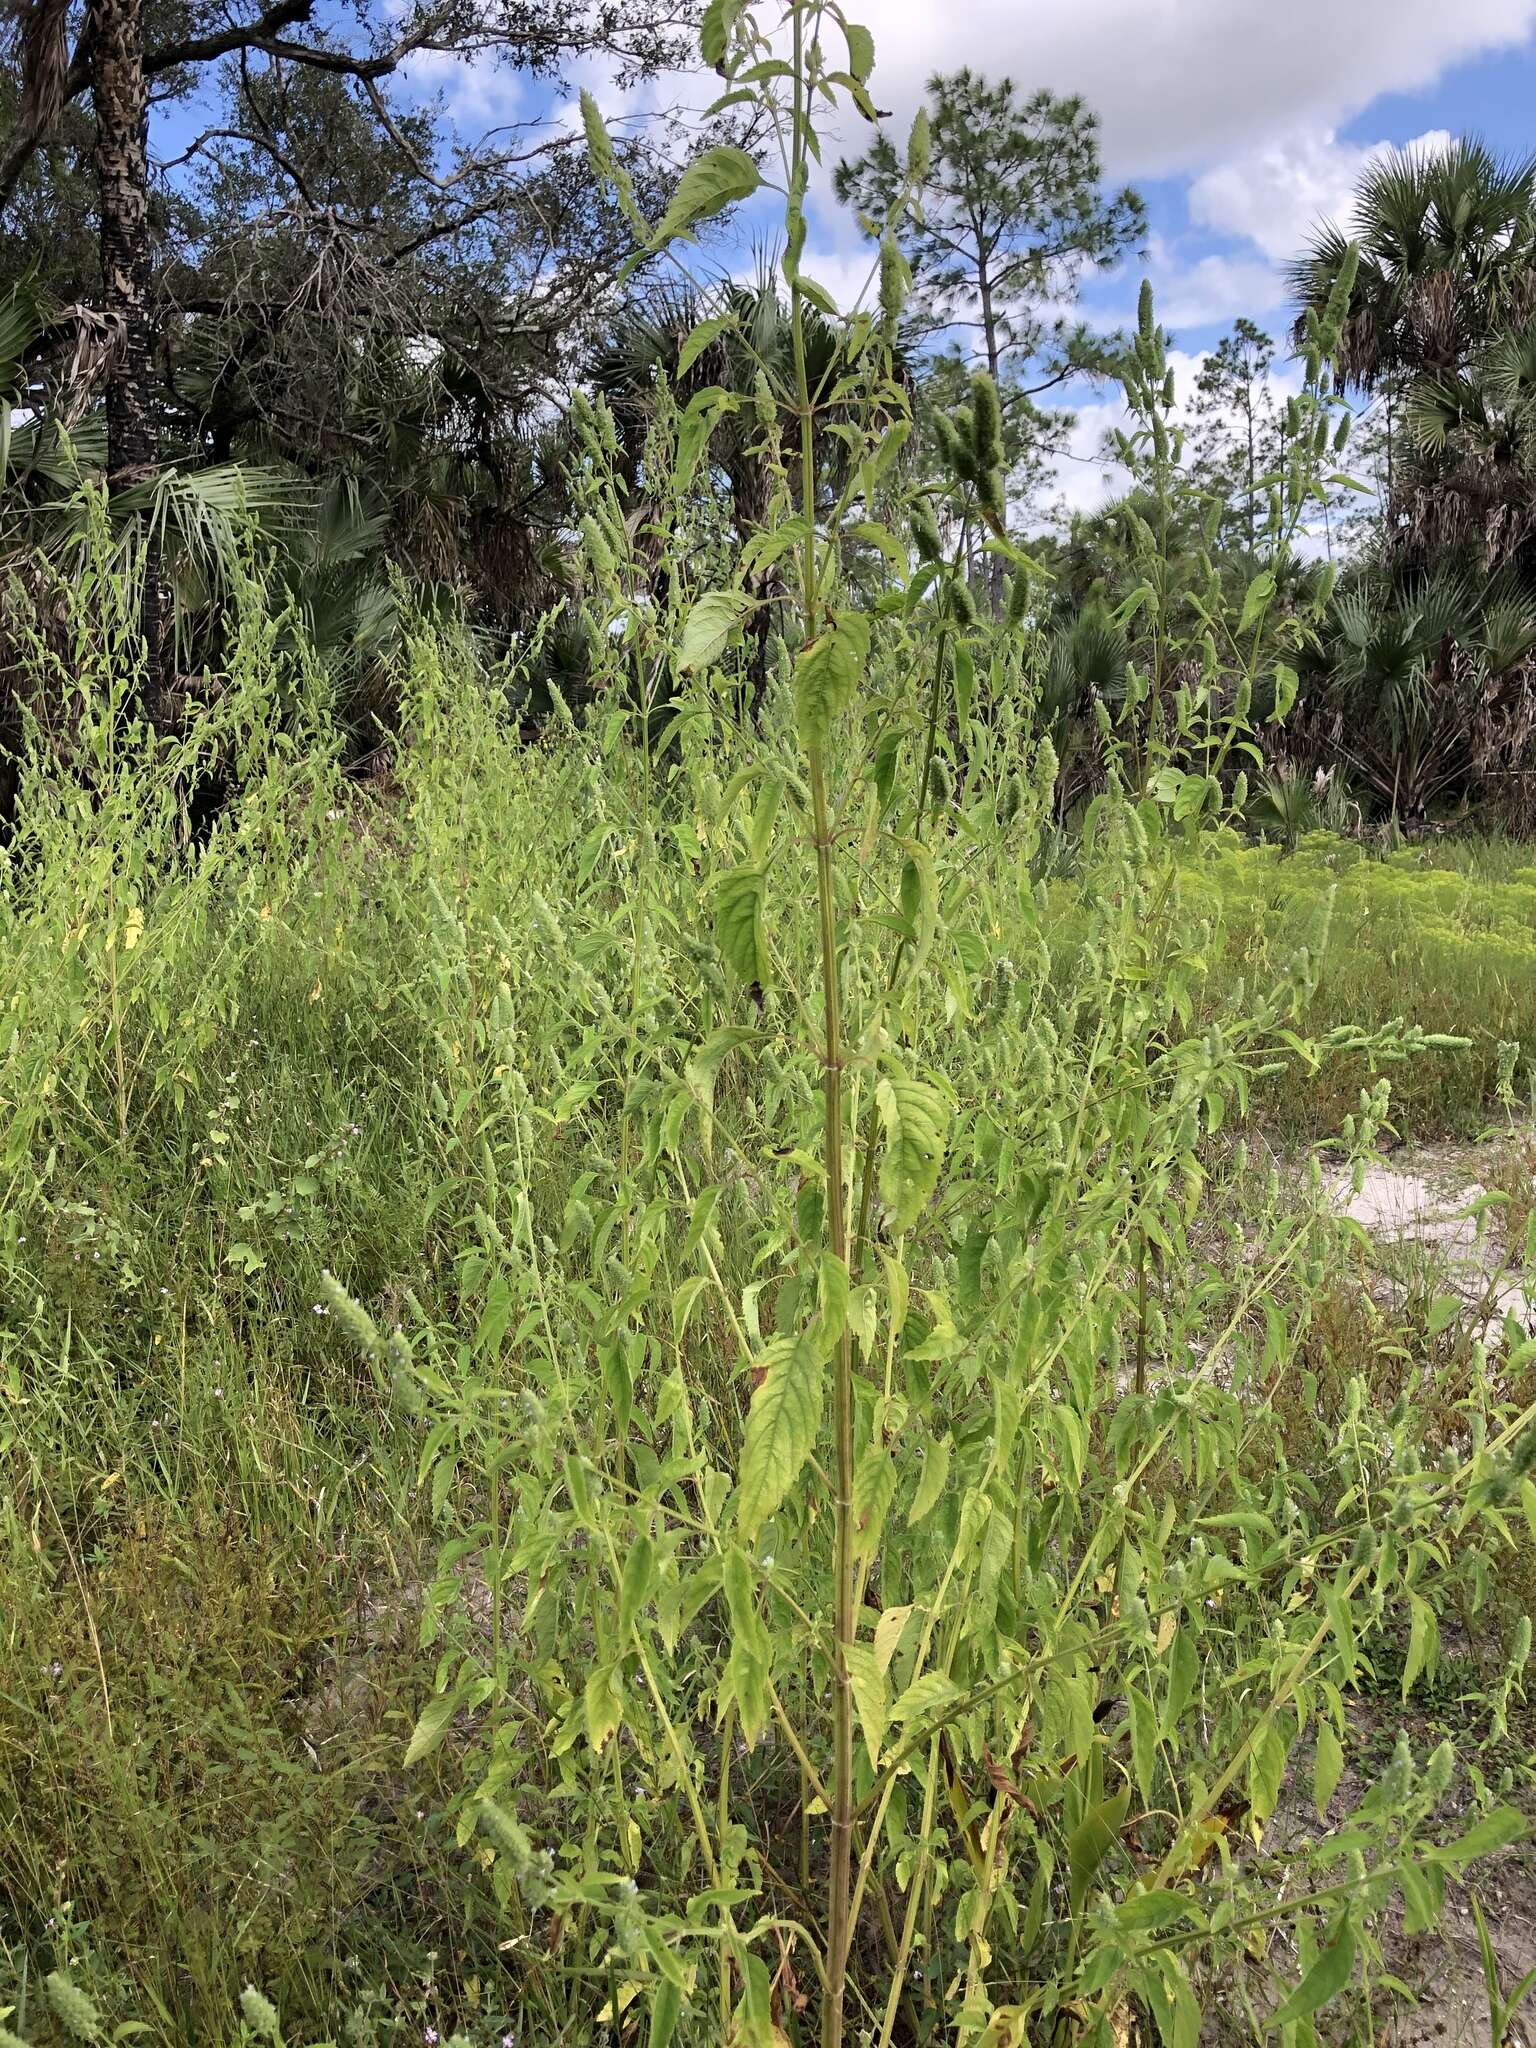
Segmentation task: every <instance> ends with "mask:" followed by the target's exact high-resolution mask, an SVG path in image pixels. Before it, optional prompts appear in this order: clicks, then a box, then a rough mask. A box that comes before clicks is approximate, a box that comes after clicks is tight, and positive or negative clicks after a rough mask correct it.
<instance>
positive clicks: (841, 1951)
mask: <svg viewBox="0 0 1536 2048" xmlns="http://www.w3.org/2000/svg"><path fill="white" fill-rule="evenodd" d="M793 35H794V64H793V73H794V84H793V94H794V131H793V135H792V138H791V151H792V153H791V163H792V177H791V189H792V190H798V183H799V180H800V178H801V176H802V174H803V172H804V169H805V166H806V136H807V127H808V121H809V116H808V113H807V111H806V105H805V21H804V16H803V14H802V11H801V9H800V8H798V7H796V8H795V9H794V10H793ZM790 336H791V341H792V344H793V349H794V363H795V399H796V405H797V409H798V412H799V420H800V510H801V516H802V517H803V519H804V521H805V549H804V555H803V569H802V580H803V608H804V614H805V616H804V619H803V622H802V623H803V628H804V632H805V637H806V639H807V640H809V639H810V638H811V636H812V633H813V631H814V615H815V609H816V600H817V591H818V588H819V584H820V577H819V574H818V564H817V556H816V459H815V439H814V432H813V429H814V420H813V417H812V407H811V391H810V382H809V378H808V376H807V372H806V358H805V304H804V298H803V294H802V292H801V287H800V282H799V278H798V276H796V277H795V278H793V279H792V281H791V284H790ZM806 754H807V760H808V765H809V771H810V773H809V780H810V787H811V817H812V828H813V833H814V837H815V844H816V900H817V911H818V920H819V924H820V931H821V988H822V1036H823V1044H822V1152H823V1165H824V1170H825V1173H826V1181H827V1193H826V1204H827V1207H826V1215H827V1240H828V1250H829V1251H830V1252H831V1254H832V1256H833V1257H834V1258H835V1259H838V1260H840V1261H841V1262H842V1264H843V1267H844V1269H845V1270H846V1269H847V1265H848V1222H847V1213H846V1206H845V1202H844V1192H843V1042H842V1040H843V1033H842V997H841V986H840V980H839V971H838V955H837V902H836V897H835V895H834V890H833V875H832V834H831V829H830V824H829V819H828V812H827V778H826V763H825V759H824V750H823V748H822V747H821V745H820V744H817V745H814V746H809V747H807V749H806ZM832 1432H833V1441H834V1446H835V1466H834V1470H835V1482H834V1486H835V1490H834V1495H833V1502H832V1512H833V1539H832V1543H833V1564H832V1576H833V1605H834V1612H833V1623H832V1773H831V1776H832V1784H831V1788H830V1789H831V1793H832V1802H831V1815H832V1858H831V1868H830V1870H829V1872H828V1876H827V1982H826V1995H825V1997H824V1998H823V2001H822V2028H821V2036H822V2044H823V2048H842V2041H843V2003H844V1994H845V1991H846V1986H847V1970H848V1938H849V1912H848V1909H849V1901H850V1898H851V1894H852V1868H853V1687H852V1684H851V1682H850V1680H849V1676H848V1660H847V1654H846V1653H847V1648H848V1645H849V1644H850V1643H851V1642H852V1641H853V1631H854V1611H853V1577H854V1568H853V1350H852V1346H851V1344H850V1342H849V1336H848V1329H847V1325H846V1323H845V1325H844V1327H843V1330H842V1332H841V1334H840V1336H839V1338H838V1341H837V1347H836V1350H835V1352H834V1356H833V1390H832Z"/></svg>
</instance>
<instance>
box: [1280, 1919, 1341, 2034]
mask: <svg viewBox="0 0 1536 2048" xmlns="http://www.w3.org/2000/svg"><path fill="white" fill-rule="evenodd" d="M1354 1967H1355V1931H1354V1928H1353V1927H1352V1926H1351V1925H1350V1922H1349V1919H1348V1916H1347V1915H1346V1916H1345V1917H1344V1918H1343V1919H1342V1920H1341V1921H1340V1922H1339V1925H1338V1928H1337V1930H1336V1932H1335V1934H1334V1937H1333V1940H1332V1941H1331V1942H1329V1944H1328V1946H1327V1947H1326V1948H1324V1949H1323V1950H1321V1951H1320V1952H1319V1954H1318V1957H1317V1960H1316V1961H1315V1962H1314V1963H1313V1965H1312V1967H1311V1969H1310V1970H1308V1972H1307V1974H1306V1975H1305V1976H1304V1977H1303V1978H1302V1980H1301V1982H1300V1983H1299V1984H1298V1985H1297V1986H1296V1989H1295V1990H1294V1991H1293V1992H1292V1993H1291V1995H1290V1997H1289V1998H1288V1999H1287V2000H1286V2001H1285V2003H1284V2005H1282V2006H1281V2007H1280V2009H1279V2011H1278V2012H1276V2013H1275V2015H1274V2019H1273V2024H1274V2025H1275V2026H1277V2027H1287V2026H1290V2025H1291V2024H1292V2023H1293V2022H1294V2021H1296V2020H1304V2019H1305V2018H1306V2017H1307V2015H1308V2014H1309V2013H1314V2012H1316V2011H1317V2010H1318V2009H1319V2007H1321V2006H1324V2005H1326V2004H1327V2003H1328V2001H1329V2000H1330V1999H1332V1998H1337V1997H1338V1995H1339V1993H1340V1992H1341V1991H1342V1990H1343V1989H1344V1987H1345V1985H1346V1984H1348V1982H1349V1980H1350V1976H1351V1974H1352V1972H1353V1970H1354Z"/></svg>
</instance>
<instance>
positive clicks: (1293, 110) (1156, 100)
mask: <svg viewBox="0 0 1536 2048" xmlns="http://www.w3.org/2000/svg"><path fill="white" fill-rule="evenodd" d="M863 11H864V15H865V18H866V19H867V20H869V21H870V24H871V26H872V27H873V29H874V34H875V54H876V64H875V76H874V93H875V98H876V100H877V102H878V104H879V105H880V106H882V107H889V108H891V109H892V110H893V114H894V117H895V120H896V123H897V125H898V126H900V125H901V124H902V123H903V122H905V121H909V120H910V119H911V116H912V113H913V110H914V109H915V107H916V105H917V103H918V100H919V98H920V97H921V94H922V89H923V82H924V80H925V79H926V77H927V76H928V74H929V73H930V72H932V71H935V70H953V69H955V68H956V67H957V66H959V65H961V64H967V63H969V64H972V65H974V66H975V67H977V68H978V69H981V70H983V71H985V72H986V73H987V74H988V75H989V76H990V77H997V76H998V75H999V74H1001V73H1005V72H1006V73H1007V74H1008V75H1010V76H1011V77H1012V78H1013V79H1014V80H1015V81H1016V83H1017V84H1018V85H1019V86H1020V87H1021V88H1023V89H1026V90H1028V89H1031V88H1033V87H1035V86H1041V85H1043V86H1049V87H1050V88H1051V90H1052V91H1053V92H1077V93H1081V94H1082V95H1083V96H1084V98H1085V99H1086V100H1087V101H1088V103H1089V105H1090V106H1092V107H1094V108H1095V109H1096V110H1097V111H1098V112H1099V114H1100V115H1101V116H1102V119H1103V125H1104V148H1105V156H1106V161H1107V163H1108V165H1109V167H1110V170H1111V173H1112V174H1113V175H1114V176H1116V177H1130V178H1137V177H1141V178H1145V177H1154V176H1163V175H1171V174H1174V173H1177V172H1179V171H1194V170H1198V169H1200V168H1202V167H1203V166H1205V165H1207V164H1209V163H1212V162H1214V161H1217V160H1219V159H1221V158H1223V157H1225V156H1228V155H1230V154H1231V153H1233V152H1234V151H1235V150H1238V149H1252V148H1262V147H1264V146H1266V145H1267V144H1269V143H1271V142H1273V141H1276V140H1278V139H1279V138H1281V137H1283V136H1285V135H1287V134H1292V133H1295V132H1296V131H1297V130H1298V129H1305V128H1311V129H1313V130H1314V131H1315V130H1326V129H1328V128H1330V127H1337V126H1339V125H1340V124H1341V123H1342V122H1343V121H1345V120H1347V119H1348V118H1349V117H1350V116H1352V115H1353V114H1356V113H1358V112H1359V111H1360V110H1361V109H1362V108H1363V107H1365V106H1366V105H1368V103H1369V102H1370V101H1371V100H1373V99H1375V98H1376V97H1377V96H1378V94H1381V93H1386V92H1411V91H1416V90H1419V89H1421V88H1422V87H1425V86H1428V85H1432V84H1433V83H1434V82H1435V80H1436V79H1437V78H1439V77H1440V75H1441V74H1442V73H1443V72H1444V71H1446V70H1447V69H1448V68H1449V67H1450V66H1452V65H1454V64H1459V63H1463V62H1465V61H1467V60H1468V59H1470V58H1474V57H1478V56H1481V55H1485V54H1486V53H1488V52H1490V51H1494V50H1500V49H1508V48H1511V47H1513V46H1514V45H1515V44H1517V43H1520V42H1523V41H1525V40H1526V38H1527V37H1529V36H1530V35H1531V33H1532V31H1533V30H1536V0H1458V4H1457V5H1454V6H1448V5H1447V4H1446V0H1345V4H1344V5H1343V6H1340V4H1339V0H1289V4H1288V5H1285V6H1277V5H1276V4H1275V0H1159V4H1157V5H1151V6H1149V5H1148V4H1147V0H1033V4H1032V5H1030V6H1027V7H1025V6H1020V5H1019V0H972V4H971V5H970V6H969V7H965V8H957V7H954V6H952V5H949V4H944V0H880V5H879V6H877V7H869V6H866V7H865V8H864V10H863ZM844 143H845V146H846V147H850V148H851V147H858V146H860V144H859V138H858V136H857V135H856V134H855V133H853V132H852V130H851V129H849V130H848V131H847V132H845V135H844Z"/></svg>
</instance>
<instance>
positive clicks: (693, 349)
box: [677, 313, 736, 378]
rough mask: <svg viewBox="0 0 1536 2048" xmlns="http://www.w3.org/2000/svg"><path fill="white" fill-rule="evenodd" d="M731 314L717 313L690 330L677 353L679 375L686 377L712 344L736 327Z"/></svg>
mask: <svg viewBox="0 0 1536 2048" xmlns="http://www.w3.org/2000/svg"><path fill="white" fill-rule="evenodd" d="M735 324H736V323H735V321H734V320H733V319H732V317H731V315H730V314H729V313H716V314H714V315H712V317H711V318H710V319H708V320H700V321H698V322H697V323H696V325H694V326H693V327H691V328H690V329H689V330H688V334H687V337H686V339H685V340H684V342H683V345H682V347H681V348H680V349H679V350H678V352H677V374H678V376H679V378H683V377H686V376H687V374H688V372H689V371H690V370H691V369H692V368H693V366H694V364H695V363H696V362H697V361H698V360H699V357H700V356H701V355H703V353H704V351H705V349H707V348H708V347H709V346H710V344H711V343H712V342H716V341H718V340H719V339H720V337H721V335H722V334H726V333H728V332H729V331H730V330H731V328H733V327H734V326H735Z"/></svg>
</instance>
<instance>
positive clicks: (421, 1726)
mask: <svg viewBox="0 0 1536 2048" xmlns="http://www.w3.org/2000/svg"><path fill="white" fill-rule="evenodd" d="M463 1704H464V1688H463V1687H462V1686H457V1685H456V1686H454V1687H452V1688H451V1689H450V1690H449V1691H448V1692H440V1693H437V1694H436V1695H435V1696H434V1697H433V1698H432V1699H430V1700H428V1701H427V1704H426V1705H425V1706H424V1707H423V1708H422V1710H421V1714H420V1716H419V1717H418V1719H417V1722H416V1726H415V1727H414V1728H413V1729H412V1731H411V1739H410V1742H409V1744H408V1745H407V1747H406V1752H405V1761H406V1765H407V1767H409V1766H410V1765H411V1764H417V1763H420V1762H421V1759H422V1758H423V1757H424V1756H430V1755H431V1754H432V1752H433V1750H434V1749H436V1748H437V1747H438V1745H439V1744H440V1743H441V1741H442V1739H443V1737H444V1736H445V1735H446V1734H447V1733H448V1730H449V1728H450V1726H451V1725H452V1723H453V1717H454V1715H455V1714H456V1713H457V1712H458V1711H459V1708H460V1707H461V1706H462V1705H463Z"/></svg>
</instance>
